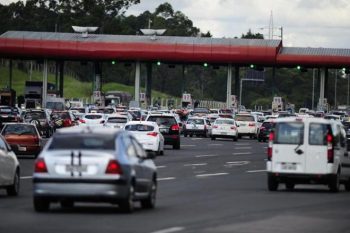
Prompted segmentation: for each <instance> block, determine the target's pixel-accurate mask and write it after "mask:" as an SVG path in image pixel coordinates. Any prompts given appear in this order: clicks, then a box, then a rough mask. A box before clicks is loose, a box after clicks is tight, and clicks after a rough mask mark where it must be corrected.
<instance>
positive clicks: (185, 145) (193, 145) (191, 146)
mask: <svg viewBox="0 0 350 233" xmlns="http://www.w3.org/2000/svg"><path fill="white" fill-rule="evenodd" d="M193 146H197V145H181V147H193Z"/></svg>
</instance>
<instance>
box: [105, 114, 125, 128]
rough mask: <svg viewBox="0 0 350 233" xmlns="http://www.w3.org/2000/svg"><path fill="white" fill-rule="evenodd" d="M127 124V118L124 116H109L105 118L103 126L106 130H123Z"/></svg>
mask: <svg viewBox="0 0 350 233" xmlns="http://www.w3.org/2000/svg"><path fill="white" fill-rule="evenodd" d="M128 122H129V118H128V116H126V115H120V114H111V115H109V116H107V119H106V121H105V123H104V126H105V127H107V128H116V129H123V128H124V126H125V125H126V123H128Z"/></svg>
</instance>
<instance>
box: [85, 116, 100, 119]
mask: <svg viewBox="0 0 350 233" xmlns="http://www.w3.org/2000/svg"><path fill="white" fill-rule="evenodd" d="M85 118H86V119H88V120H97V119H101V118H102V115H85Z"/></svg>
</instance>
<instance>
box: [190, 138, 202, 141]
mask: <svg viewBox="0 0 350 233" xmlns="http://www.w3.org/2000/svg"><path fill="white" fill-rule="evenodd" d="M191 140H192V141H196V140H203V138H191Z"/></svg>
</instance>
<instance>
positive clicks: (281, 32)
mask: <svg viewBox="0 0 350 233" xmlns="http://www.w3.org/2000/svg"><path fill="white" fill-rule="evenodd" d="M259 29H260V30H265V29H269V30H271V28H269V27H261V28H259ZM272 29H278V30H280V35H275V34H272V37H271V36H270V35H269V38H268V39H270V40H273V37H274V36H277V37H279V38H281V40H282V41H283V27H282V26H281V27H274V28H272ZM270 37H271V38H270Z"/></svg>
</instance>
